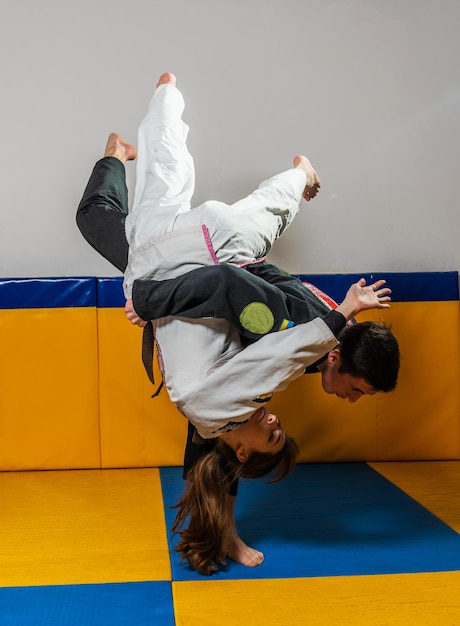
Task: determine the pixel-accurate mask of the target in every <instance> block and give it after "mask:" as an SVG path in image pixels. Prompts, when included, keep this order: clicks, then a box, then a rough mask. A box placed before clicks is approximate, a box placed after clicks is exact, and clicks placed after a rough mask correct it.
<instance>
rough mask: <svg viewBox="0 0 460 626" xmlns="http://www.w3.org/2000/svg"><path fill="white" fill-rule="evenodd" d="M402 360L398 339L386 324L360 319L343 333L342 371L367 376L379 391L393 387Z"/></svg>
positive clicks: (370, 383) (366, 378)
mask: <svg viewBox="0 0 460 626" xmlns="http://www.w3.org/2000/svg"><path fill="white" fill-rule="evenodd" d="M399 361H400V355H399V345H398V341H397V339H396V337H395V336H394V335H393V333H392V332H391V330H390V328H389V327H388V326H386V325H385V324H377V323H376V322H360V323H358V324H354V325H353V326H347V327H346V328H345V330H344V331H343V334H342V335H341V337H340V367H339V373H340V374H350V375H351V376H356V377H357V378H364V380H365V381H366V382H367V383H369V385H371V386H372V387H373V388H374V389H375V390H376V391H385V392H386V391H393V389H394V388H395V387H396V383H397V381H398V372H399Z"/></svg>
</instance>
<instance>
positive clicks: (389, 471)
mask: <svg viewBox="0 0 460 626" xmlns="http://www.w3.org/2000/svg"><path fill="white" fill-rule="evenodd" d="M369 465H370V466H371V467H372V468H374V469H375V470H376V471H377V472H380V474H382V476H385V478H388V480H390V481H391V482H392V483H394V484H395V485H396V486H397V487H399V488H400V489H402V490H403V491H405V492H406V493H407V494H408V495H409V496H411V497H412V498H414V500H417V502H419V503H420V504H421V505H422V506H424V507H425V508H426V509H428V510H429V511H430V512H431V513H433V515H436V516H437V517H439V519H441V520H442V521H443V522H445V523H446V524H448V525H449V526H450V527H451V528H453V529H454V530H455V531H457V532H458V533H460V461H420V462H410V463H407V462H400V463H399V462H398V463H396V462H391V463H369ZM459 593H460V592H459ZM459 603H460V601H459Z"/></svg>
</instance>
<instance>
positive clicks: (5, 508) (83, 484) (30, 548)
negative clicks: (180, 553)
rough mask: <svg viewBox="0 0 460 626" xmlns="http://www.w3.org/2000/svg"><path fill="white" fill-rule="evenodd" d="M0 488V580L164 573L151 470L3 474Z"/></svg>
mask: <svg viewBox="0 0 460 626" xmlns="http://www.w3.org/2000/svg"><path fill="white" fill-rule="evenodd" d="M0 493H1V494H2V533H1V540H0V546H1V549H0V586H2V587H10V586H16V585H18V586H28V585H68V584H90V583H109V582H134V581H144V580H170V579H171V567H170V560H169V552H168V542H167V539H166V526H165V520H164V510H163V499H162V494H161V484H160V476H159V471H158V469H151V470H150V469H136V470H129V471H126V470H125V471H123V470H104V471H102V470H86V471H66V472H59V471H57V472H7V473H6V472H5V473H3V474H2V473H0ZM18 494H20V496H19V497H18Z"/></svg>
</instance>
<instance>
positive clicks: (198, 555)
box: [172, 435, 298, 575]
mask: <svg viewBox="0 0 460 626" xmlns="http://www.w3.org/2000/svg"><path fill="white" fill-rule="evenodd" d="M297 455H298V448H297V445H296V443H295V441H294V440H293V439H292V438H291V437H289V436H288V435H286V443H285V445H284V447H283V449H282V450H281V451H280V452H278V453H276V454H266V453H265V454H264V453H260V452H253V453H252V454H251V455H250V457H249V459H248V460H247V461H246V462H245V463H241V462H240V461H239V460H238V459H237V457H236V454H235V452H234V451H233V450H232V448H231V447H230V446H229V445H227V444H226V443H225V442H224V441H222V440H221V439H219V440H218V441H217V443H216V445H215V447H214V448H213V449H212V450H211V451H210V452H208V454H206V455H205V456H203V457H202V458H201V459H200V460H199V461H198V463H197V464H196V465H194V466H193V467H192V469H191V470H190V471H189V473H188V475H187V481H188V482H187V485H186V489H185V492H184V494H183V495H182V497H181V498H180V500H179V502H178V503H177V504H176V506H175V508H177V509H178V511H177V515H176V519H175V520H174V524H173V526H172V530H173V532H174V533H177V534H178V535H179V536H180V540H179V542H178V544H177V546H176V548H175V550H176V551H177V552H179V553H180V555H181V560H184V561H187V562H188V563H189V565H190V566H191V567H193V569H196V570H198V571H199V572H200V573H201V574H206V575H209V574H212V573H213V572H215V571H216V570H217V569H218V566H219V565H225V560H224V558H225V556H226V554H225V550H226V546H225V537H226V528H225V523H226V500H227V495H228V493H229V490H230V487H231V485H232V483H233V482H235V481H236V480H238V478H261V477H262V476H267V475H268V474H272V477H271V480H270V481H269V482H270V483H274V482H278V481H280V480H282V479H283V478H286V476H288V475H289V474H290V473H291V472H292V471H293V470H294V468H295V465H296V460H297Z"/></svg>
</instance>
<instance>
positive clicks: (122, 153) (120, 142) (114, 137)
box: [104, 133, 137, 163]
mask: <svg viewBox="0 0 460 626" xmlns="http://www.w3.org/2000/svg"><path fill="white" fill-rule="evenodd" d="M104 156H105V157H108V156H112V157H115V158H117V159H119V160H120V161H121V162H122V163H126V161H133V160H134V159H135V158H136V157H137V150H136V148H135V147H134V146H132V145H131V144H129V143H128V142H127V141H125V140H124V139H123V137H122V136H121V135H118V134H117V133H110V135H109V138H108V139H107V145H106V147H105V152H104Z"/></svg>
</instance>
